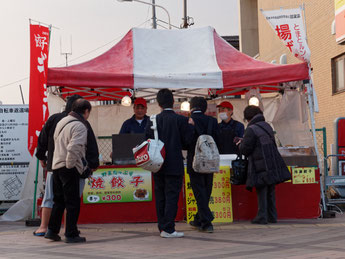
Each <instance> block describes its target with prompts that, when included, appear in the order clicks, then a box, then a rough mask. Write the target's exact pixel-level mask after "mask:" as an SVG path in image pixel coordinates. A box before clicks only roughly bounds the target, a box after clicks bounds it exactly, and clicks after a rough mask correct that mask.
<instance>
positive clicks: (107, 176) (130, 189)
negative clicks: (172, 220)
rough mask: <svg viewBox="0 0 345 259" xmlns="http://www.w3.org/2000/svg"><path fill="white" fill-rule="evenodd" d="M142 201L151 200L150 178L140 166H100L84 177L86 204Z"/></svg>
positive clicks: (84, 198) (148, 173) (84, 200)
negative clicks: (88, 176) (100, 167)
mask: <svg viewBox="0 0 345 259" xmlns="http://www.w3.org/2000/svg"><path fill="white" fill-rule="evenodd" d="M144 201H152V179H151V172H148V171H146V170H143V169H141V168H102V169H98V170H97V171H95V172H93V175H92V177H91V178H89V179H86V182H85V188H84V191H83V202H84V203H86V204H92V203H117V202H144Z"/></svg>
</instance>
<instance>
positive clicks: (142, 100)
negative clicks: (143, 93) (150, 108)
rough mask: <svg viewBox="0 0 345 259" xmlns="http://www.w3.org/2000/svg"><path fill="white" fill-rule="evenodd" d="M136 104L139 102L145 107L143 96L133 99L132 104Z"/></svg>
mask: <svg viewBox="0 0 345 259" xmlns="http://www.w3.org/2000/svg"><path fill="white" fill-rule="evenodd" d="M138 104H141V105H142V106H144V107H145V108H147V103H146V100H145V99H144V98H142V97H139V98H137V99H135V101H134V105H138Z"/></svg>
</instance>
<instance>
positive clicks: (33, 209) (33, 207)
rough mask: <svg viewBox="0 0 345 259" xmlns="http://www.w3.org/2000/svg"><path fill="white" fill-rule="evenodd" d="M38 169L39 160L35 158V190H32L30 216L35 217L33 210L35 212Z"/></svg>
mask: <svg viewBox="0 0 345 259" xmlns="http://www.w3.org/2000/svg"><path fill="white" fill-rule="evenodd" d="M38 169H39V161H38V159H37V163H36V176H35V181H34V183H35V190H34V204H33V206H32V218H33V219H34V218H35V212H36V194H37V184H38Z"/></svg>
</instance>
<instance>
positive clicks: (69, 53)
mask: <svg viewBox="0 0 345 259" xmlns="http://www.w3.org/2000/svg"><path fill="white" fill-rule="evenodd" d="M70 46H71V47H70V52H62V40H61V37H60V54H61V55H64V56H65V58H66V67H67V66H68V56H69V55H72V35H70Z"/></svg>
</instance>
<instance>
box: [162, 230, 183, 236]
mask: <svg viewBox="0 0 345 259" xmlns="http://www.w3.org/2000/svg"><path fill="white" fill-rule="evenodd" d="M161 237H164V238H170V237H184V233H183V232H176V231H175V232H173V233H171V234H169V233H167V232H165V231H162V232H161Z"/></svg>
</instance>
